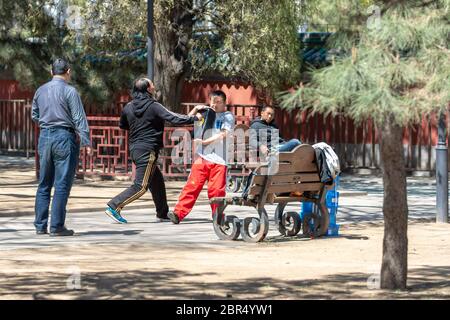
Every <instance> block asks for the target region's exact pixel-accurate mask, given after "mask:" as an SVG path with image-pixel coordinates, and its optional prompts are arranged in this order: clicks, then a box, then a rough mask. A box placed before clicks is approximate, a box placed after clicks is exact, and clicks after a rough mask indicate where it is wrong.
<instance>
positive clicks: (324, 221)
mask: <svg viewBox="0 0 450 320" xmlns="http://www.w3.org/2000/svg"><path fill="white" fill-rule="evenodd" d="M325 197H326V190H325V188H322V190H321V191H320V194H319V199H318V200H316V201H315V202H314V203H315V206H314V212H313V213H312V214H310V215H307V216H306V217H304V220H303V234H305V235H309V236H312V237H320V236H323V235H325V234H326V233H327V230H328V225H329V224H330V216H329V213H328V208H327V206H326V205H325ZM311 220H312V221H311ZM311 222H312V229H311V226H310V224H311Z"/></svg>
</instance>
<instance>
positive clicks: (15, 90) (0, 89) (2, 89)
mask: <svg viewBox="0 0 450 320" xmlns="http://www.w3.org/2000/svg"><path fill="white" fill-rule="evenodd" d="M32 98H33V93H32V92H30V91H27V90H23V89H21V88H20V86H19V83H18V82H17V81H14V80H0V99H4V100H14V99H32Z"/></svg>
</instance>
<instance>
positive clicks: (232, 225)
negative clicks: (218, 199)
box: [213, 204, 241, 240]
mask: <svg viewBox="0 0 450 320" xmlns="http://www.w3.org/2000/svg"><path fill="white" fill-rule="evenodd" d="M226 207H227V205H226V204H224V205H220V206H218V207H217V210H216V212H214V214H213V227H214V232H215V233H216V235H217V236H218V237H219V239H220V240H236V239H237V238H239V235H240V231H241V223H240V220H239V219H238V218H237V217H236V216H226V215H225V214H224V211H225V208H226Z"/></svg>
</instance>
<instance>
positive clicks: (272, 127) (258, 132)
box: [250, 106, 301, 156]
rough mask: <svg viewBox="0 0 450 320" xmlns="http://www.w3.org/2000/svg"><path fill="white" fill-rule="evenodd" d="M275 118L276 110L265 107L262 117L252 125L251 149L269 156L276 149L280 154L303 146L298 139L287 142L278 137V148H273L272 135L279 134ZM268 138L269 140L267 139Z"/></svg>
mask: <svg viewBox="0 0 450 320" xmlns="http://www.w3.org/2000/svg"><path fill="white" fill-rule="evenodd" d="M274 118H275V110H274V109H273V108H272V107H271V106H265V107H264V108H263V109H262V111H261V117H258V118H256V119H254V120H253V121H252V122H251V124H250V129H252V134H251V135H250V147H251V148H255V149H256V150H258V151H259V152H261V153H262V155H264V156H266V155H267V154H268V152H269V150H271V149H272V148H275V147H276V148H277V151H279V152H287V151H292V150H294V148H295V147H297V146H298V145H300V144H301V142H300V140H298V139H291V140H289V141H286V140H284V139H283V138H281V137H278V146H272V135H273V134H275V132H276V133H278V130H279V129H278V126H277V125H276V124H275V121H274ZM266 137H267V139H265V138H266ZM275 141H276V140H275ZM258 146H259V148H258Z"/></svg>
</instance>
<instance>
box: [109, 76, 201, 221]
mask: <svg viewBox="0 0 450 320" xmlns="http://www.w3.org/2000/svg"><path fill="white" fill-rule="evenodd" d="M154 91H155V87H154V85H153V83H152V81H151V80H149V79H147V78H140V79H138V80H136V81H135V83H134V86H133V92H132V98H133V100H132V101H131V102H129V103H128V104H127V105H126V106H125V108H124V109H123V111H122V115H121V117H120V124H119V126H120V128H121V129H124V130H129V136H128V137H129V138H128V139H129V146H130V156H131V159H132V161H133V163H134V164H135V166H136V176H135V180H134V183H133V185H132V186H130V187H129V188H128V189H126V190H124V191H123V192H121V193H120V194H118V195H117V196H116V197H114V198H113V199H112V200H111V201H109V202H108V207H107V209H106V210H105V213H106V214H107V215H108V216H109V217H110V218H111V219H113V220H114V221H116V222H118V223H127V220H125V219H124V218H123V217H122V216H121V214H120V211H121V210H122V209H123V208H124V207H125V206H126V205H128V204H130V203H131V202H133V201H135V200H137V199H139V198H140V197H141V196H143V195H144V194H145V192H146V191H147V189H149V190H150V191H151V193H152V197H153V202H154V203H155V206H156V216H157V218H159V219H160V220H168V217H167V213H168V211H169V207H168V205H167V196H166V187H165V184H164V178H163V176H162V173H161V171H160V170H159V168H158V166H157V163H156V161H157V159H158V154H159V150H160V149H161V148H162V147H163V134H164V121H168V122H170V123H173V124H193V123H194V121H196V120H200V119H201V115H200V114H199V113H198V111H199V110H200V109H201V107H200V106H198V107H196V108H194V109H193V110H192V111H191V112H190V113H189V114H188V115H181V114H178V113H174V112H171V111H169V110H167V109H166V108H165V107H164V106H162V105H161V104H160V103H158V102H157V101H156V100H155V99H154V98H153V94H154ZM196 113H197V114H196ZM195 114H196V115H195Z"/></svg>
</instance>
